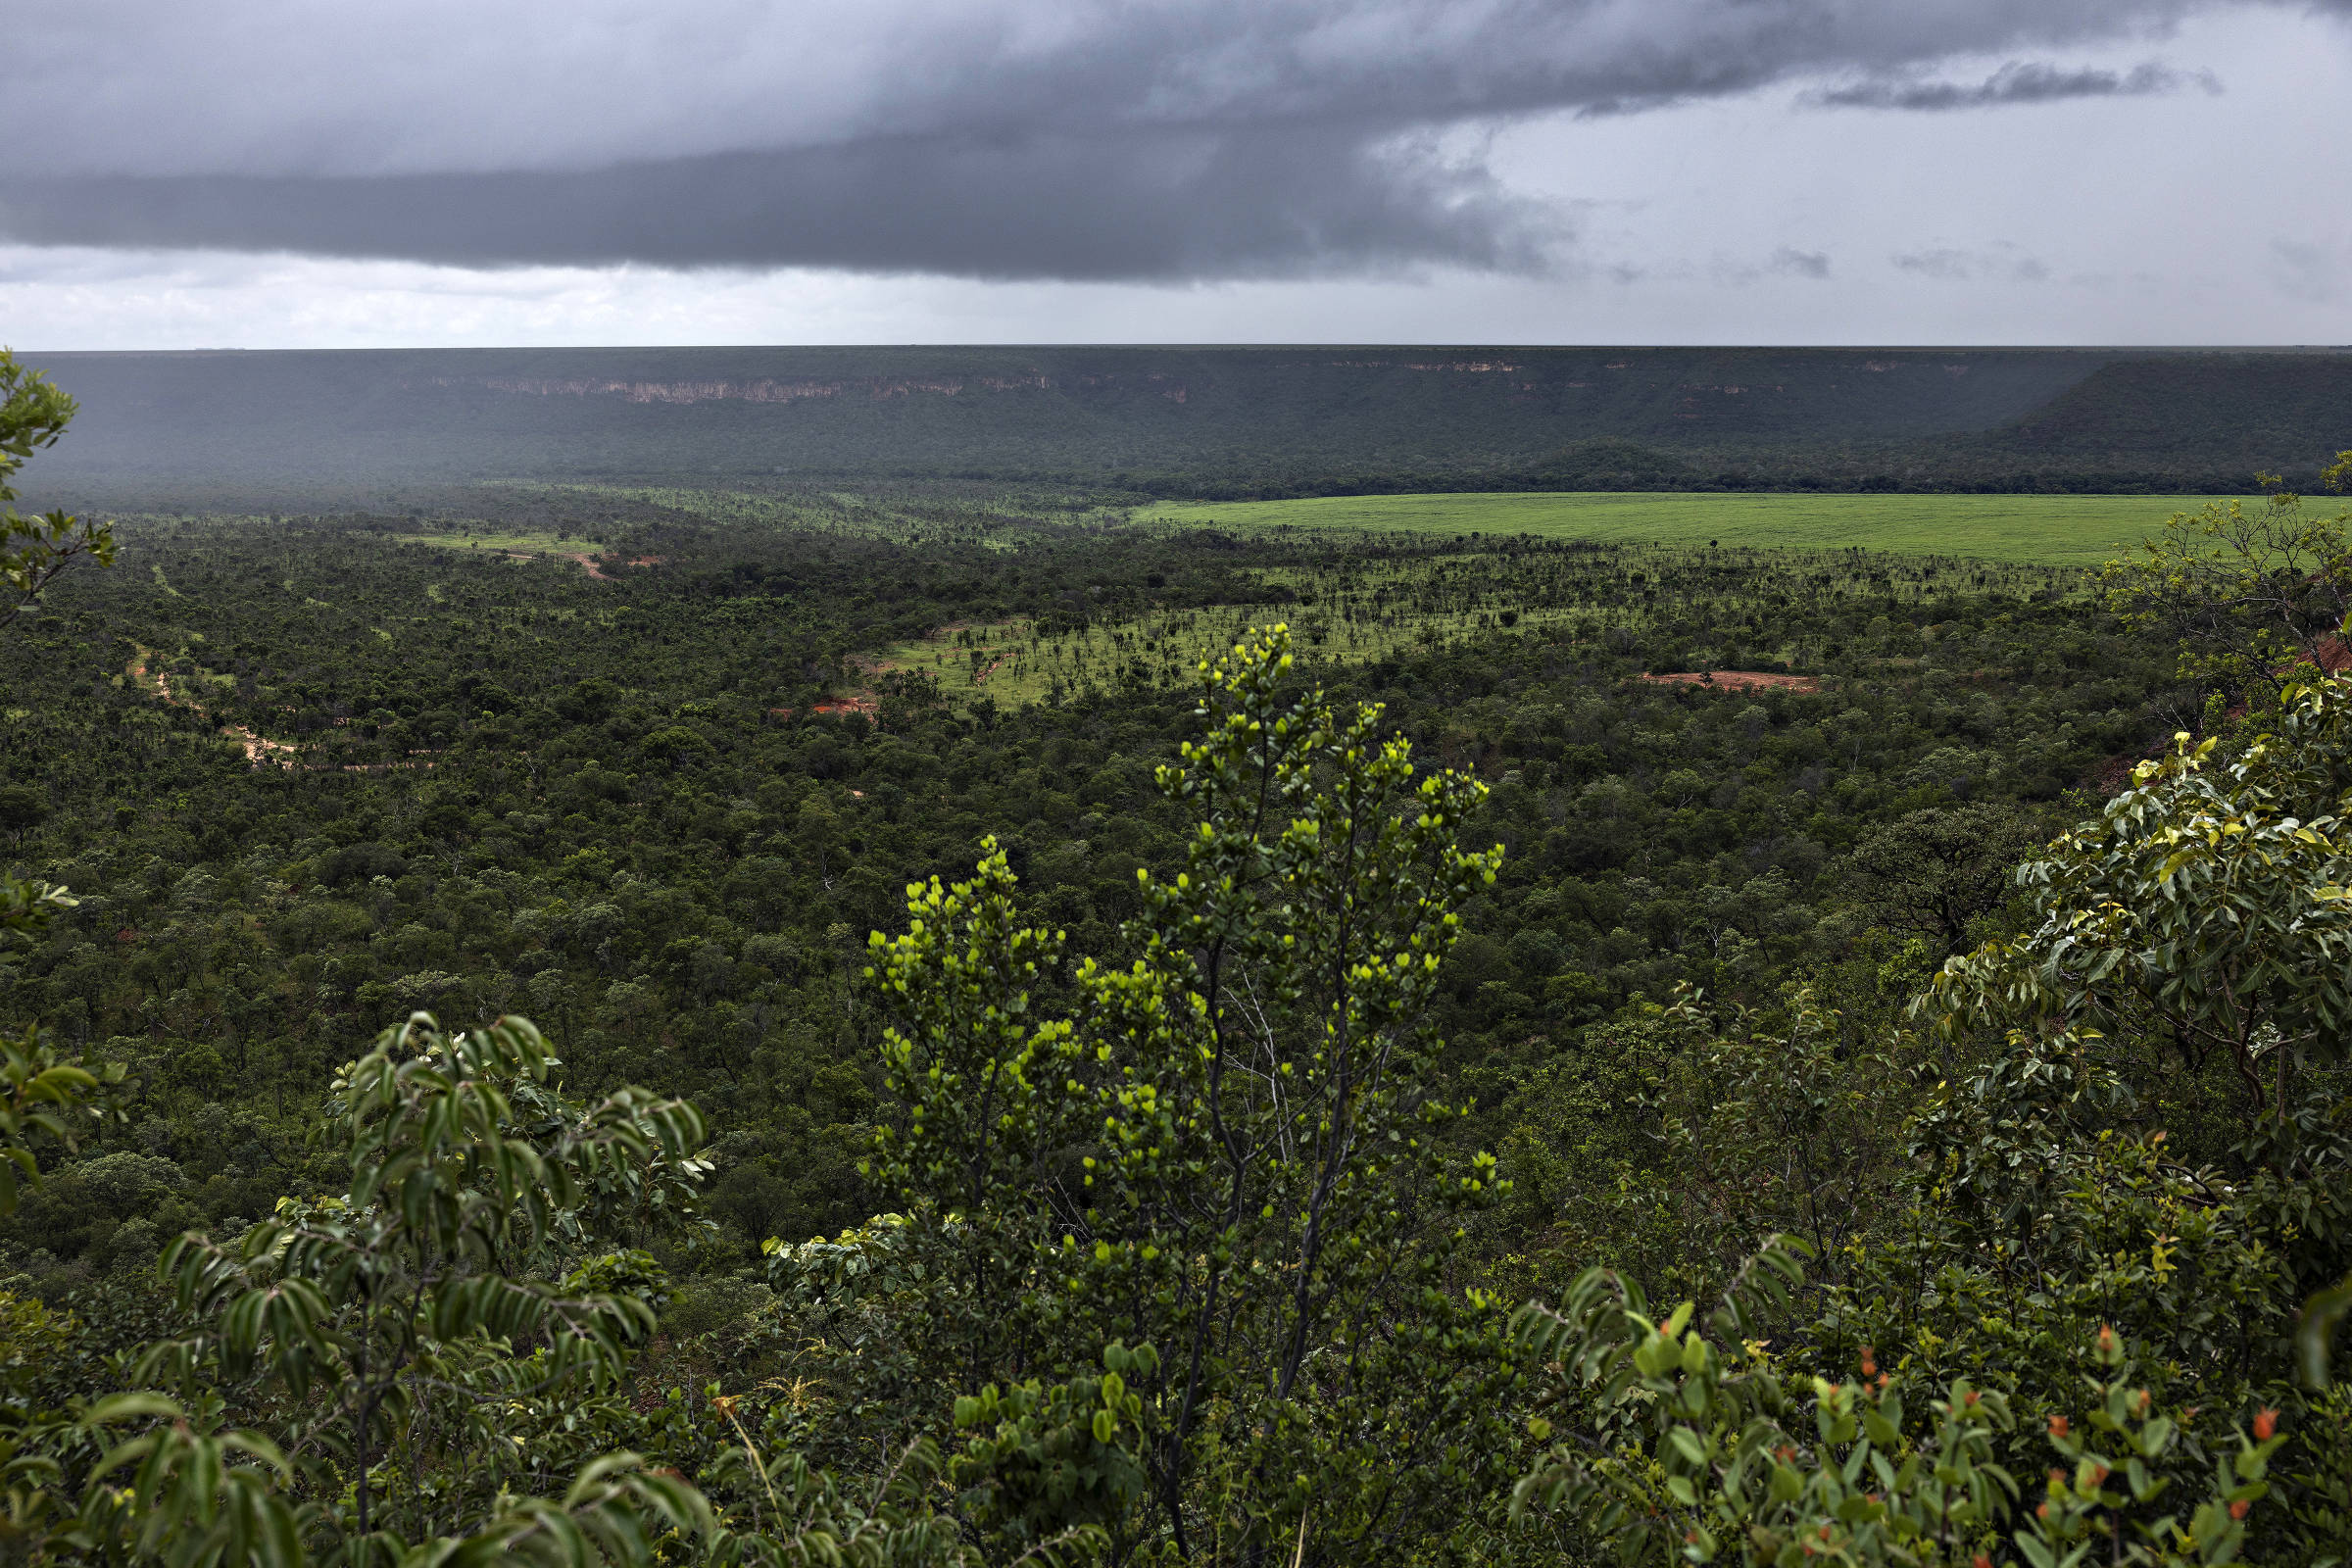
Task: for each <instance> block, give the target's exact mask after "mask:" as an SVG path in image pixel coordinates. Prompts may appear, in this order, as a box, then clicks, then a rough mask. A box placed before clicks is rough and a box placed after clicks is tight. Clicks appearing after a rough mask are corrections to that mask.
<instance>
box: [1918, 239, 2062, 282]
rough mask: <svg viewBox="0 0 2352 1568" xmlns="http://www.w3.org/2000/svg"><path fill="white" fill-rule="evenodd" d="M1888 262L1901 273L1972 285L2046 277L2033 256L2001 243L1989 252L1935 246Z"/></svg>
mask: <svg viewBox="0 0 2352 1568" xmlns="http://www.w3.org/2000/svg"><path fill="white" fill-rule="evenodd" d="M1890 259H1891V260H1892V261H1893V263H1894V265H1895V266H1896V268H1898V269H1899V270H1903V271H1906V272H1910V273H1912V274H1914V275H1916V276H1919V277H1932V278H1936V279H1937V280H1939V281H1942V282H1947V283H1966V282H1975V281H1977V280H1979V279H1984V278H1994V279H2006V280H2007V281H2009V282H2013V283H2040V282H2045V281H2047V280H2048V278H2049V275H2050V270H2049V268H2048V267H2047V266H2045V265H2044V264H2043V263H2041V262H2040V261H2038V260H2036V259H2035V258H2034V257H2031V256H2024V255H2020V254H2018V251H2017V247H2015V246H2014V245H2010V244H2007V243H2005V242H2004V243H2003V244H2001V245H1999V246H1996V247H1994V248H1993V249H1991V250H1961V249H1956V248H1952V247H1939V248H1937V249H1934V250H1924V251H1909V252H1905V253H1903V254H1901V255H1897V256H1895V257H1892V258H1890Z"/></svg>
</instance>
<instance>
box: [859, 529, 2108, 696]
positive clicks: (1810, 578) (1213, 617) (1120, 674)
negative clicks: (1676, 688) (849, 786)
mask: <svg viewBox="0 0 2352 1568" xmlns="http://www.w3.org/2000/svg"><path fill="white" fill-rule="evenodd" d="M1236 576H1237V579H1238V581H1239V583H1240V584H1241V586H1242V591H1241V592H1240V593H1238V594H1236V595H1235V596H1234V597H1233V598H1232V599H1231V600H1230V601H1228V602H1225V603H1219V604H1211V605H1194V606H1165V607H1161V606H1152V607H1149V608H1147V609H1145V610H1144V611H1142V612H1141V613H1123V614H1118V615H1096V616H1088V617H1085V618H1083V619H1081V618H1076V617H1069V616H1064V617H1049V618H1014V619H1005V620H1001V621H995V622H989V623H978V622H958V623H956V624H953V625H949V626H946V627H943V628H941V629H940V630H939V631H938V632H936V633H934V634H932V635H931V636H929V637H926V638H921V639H918V640H915V641H910V642H904V643H900V644H897V645H894V646H892V647H889V648H886V649H883V650H881V651H880V652H879V653H878V654H876V655H874V656H872V657H870V658H868V659H865V660H863V661H861V662H860V664H859V667H860V669H861V672H862V676H863V683H864V690H865V692H866V693H867V694H869V695H870V694H872V693H876V692H887V691H889V690H890V689H891V687H892V685H893V683H894V682H897V683H913V684H918V685H920V686H923V687H925V688H927V689H928V690H930V691H931V692H933V693H935V694H936V695H937V696H938V697H939V698H941V699H942V700H944V701H946V702H948V703H950V704H952V705H954V706H957V707H961V706H965V705H967V704H970V703H972V702H974V701H977V700H980V699H983V698H985V699H987V700H989V701H991V702H993V703H995V704H996V706H997V707H999V708H1001V709H1005V708H1018V707H1021V706H1025V705H1027V704H1030V703H1039V702H1044V703H1051V702H1054V701H1057V700H1060V699H1065V698H1074V697H1077V696H1079V695H1081V694H1084V693H1087V692H1095V693H1109V692H1116V691H1118V690H1121V689H1123V688H1149V687H1163V688H1164V687H1166V686H1168V685H1172V684H1182V683H1185V682H1188V681H1190V680H1191V679H1192V678H1193V676H1194V674H1195V671H1196V670H1197V668H1198V666H1199V664H1200V662H1201V660H1203V659H1212V660H1213V659H1216V658H1219V657H1222V656H1223V655H1224V654H1225V653H1226V652H1227V651H1228V650H1230V649H1231V648H1232V647H1233V645H1234V643H1235V642H1237V641H1239V640H1240V639H1241V637H1242V636H1243V635H1244V634H1245V633H1246V632H1247V631H1248V630H1249V629H1250V627H1252V626H1264V625H1268V624H1271V623H1273V622H1275V621H1281V622H1284V623H1286V624H1288V625H1289V626H1290V628H1291V630H1292V633H1293V636H1294V638H1295V640H1296V643H1297V646H1298V649H1299V654H1300V655H1301V657H1302V658H1303V659H1305V660H1307V661H1309V662H1312V663H1315V664H1321V665H1325V666H1342V667H1346V666H1360V665H1364V664H1369V663H1373V662H1379V661H1382V660H1386V659H1390V658H1393V657H1396V656H1398V655H1402V654H1408V653H1410V652H1413V651H1415V650H1419V649H1426V648H1435V647H1442V646H1446V645H1451V644H1460V643H1468V642H1475V641H1478V640H1481V639H1491V638H1495V637H1497V636H1502V637H1532V638H1537V639H1541V640H1544V641H1547V642H1553V643H1560V644H1568V645H1574V644H1589V643H1596V642H1601V641H1608V640H1617V641H1622V640H1623V639H1622V638H1617V637H1616V636H1615V634H1616V633H1619V632H1623V631H1630V630H1633V629H1638V628H1643V627H1649V626H1653V625H1655V624H1657V623H1660V622H1675V623H1678V624H1679V623H1683V622H1686V621H1690V620H1691V619H1692V618H1693V617H1694V616H1695V617H1697V618H1698V619H1700V620H1704V621H1707V622H1710V623H1716V624H1724V625H1730V626H1734V627H1736V628H1737V630H1736V631H1735V632H1734V633H1732V634H1731V635H1729V636H1719V637H1716V638H1713V639H1712V640H1711V642H1710V646H1711V647H1713V648H1715V649H1716V650H1717V651H1718V654H1719V656H1720V654H1721V651H1722V650H1725V649H1732V650H1736V651H1737V652H1736V653H1735V654H1734V655H1733V656H1732V657H1718V658H1716V659H1715V660H1713V661H1712V662H1704V663H1671V664H1667V665H1663V666H1658V667H1657V668H1655V669H1654V671H1653V678H1660V679H1666V680H1672V681H1684V682H1690V683H1694V684H1702V685H1707V684H1711V685H1712V686H1713V687H1714V688H1715V689H1718V690H1723V691H1726V692H1730V691H1748V690H1756V689H1761V688H1762V687H1765V686H1774V685H1784V686H1789V687H1792V688H1795V689H1799V690H1812V689H1815V688H1816V687H1817V685H1818V682H1817V680H1816V678H1815V677H1814V676H1812V675H1809V674H1806V673H1802V672H1803V671H1805V670H1807V669H1810V668H1819V667H1822V662H1823V661H1825V660H1828V659H1832V658H1834V657H1836V656H1837V654H1838V652H1839V650H1837V649H1834V648H1831V647H1829V646H1826V645H1824V646H1815V645H1814V643H1813V642H1811V641H1809V640H1808V638H1807V636H1806V635H1805V634H1803V633H1801V632H1798V631H1793V630H1790V629H1789V628H1788V625H1787V620H1788V617H1787V615H1786V613H1785V612H1786V609H1787V607H1788V606H1789V605H1790V604H1792V603H1797V602H1800V601H1805V600H1823V599H1828V600H1835V599H1839V598H1876V599H1882V600H1891V601H1893V602H1895V603H1898V604H1899V603H1904V602H1920V601H1924V600H1928V599H1931V598H1936V597H1946V596H1950V595H1952V594H1955V593H1957V594H1964V595H1985V596H1987V597H1991V598H2010V599H2017V600H2024V599H2027V598H2030V597H2034V596H2048V595H2051V594H2058V593H2065V592H2068V591H2071V590H2072V588H2073V587H2074V586H2075V585H2076V584H2077V583H2078V582H2079V580H2080V578H2079V574H2078V573H2076V572H2073V571H2071V570H2067V569H2064V568H2058V567H2051V566H2042V565H2034V564H2013V563H2003V562H1997V561H1963V560H1958V559H1954V558H1950V557H1943V558H1933V559H1923V558H1917V557H1893V556H1886V555H1874V554H1869V553H1863V552H1856V551H1852V550H1841V551H1806V550H1793V549H1789V550H1759V549H1751V548H1746V547H1734V546H1719V547H1718V548H1715V549H1699V550H1681V549H1662V548H1638V547H1633V546H1626V545H1585V544H1581V543H1570V542H1543V541H1534V542H1530V541H1525V540H1513V539H1508V538H1495V539H1486V540H1482V541H1480V542H1479V543H1478V544H1476V545H1473V546H1470V547H1468V548H1462V549H1453V548H1447V547H1443V546H1441V547H1437V548H1430V547H1429V545H1428V542H1427V541H1426V539H1420V540H1414V541H1409V542H1408V541H1407V540H1405V539H1402V538H1400V537H1397V536H1394V535H1391V536H1386V537H1383V536H1377V535H1375V536H1356V537H1350V536H1348V535H1346V534H1333V535H1325V536H1318V537H1316V538H1314V539H1312V540H1311V541H1308V542H1306V543H1305V545H1304V546H1303V548H1301V549H1300V550H1299V552H1297V554H1296V556H1295V558H1294V559H1292V560H1291V561H1288V562H1285V563H1281V564H1267V565H1262V566H1253V567H1250V568H1248V569H1246V570H1244V571H1241V572H1239V573H1237V574H1236ZM1697 652H1698V650H1697V649H1696V648H1693V649H1692V650H1691V653H1692V654H1693V655H1694V656H1695V654H1696V653H1697ZM1706 675H1711V676H1712V680H1711V681H1708V680H1705V679H1702V676H1706Z"/></svg>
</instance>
